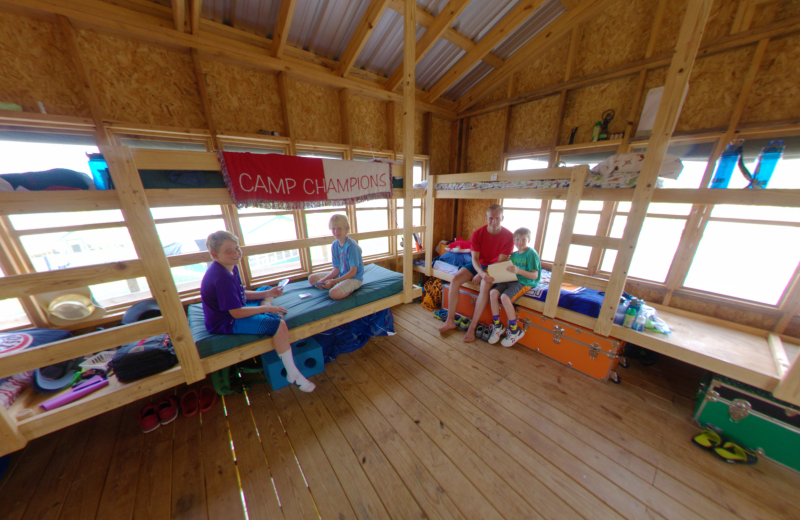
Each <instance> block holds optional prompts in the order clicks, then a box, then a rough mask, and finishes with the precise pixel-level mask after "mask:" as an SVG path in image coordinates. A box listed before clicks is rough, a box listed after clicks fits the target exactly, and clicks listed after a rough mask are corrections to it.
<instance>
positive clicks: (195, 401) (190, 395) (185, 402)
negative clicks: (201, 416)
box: [181, 390, 200, 417]
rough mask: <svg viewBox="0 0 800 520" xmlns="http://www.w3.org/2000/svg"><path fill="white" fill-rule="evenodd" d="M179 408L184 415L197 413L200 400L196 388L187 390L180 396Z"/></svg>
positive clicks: (188, 415)
mask: <svg viewBox="0 0 800 520" xmlns="http://www.w3.org/2000/svg"><path fill="white" fill-rule="evenodd" d="M181 410H183V415H184V416H185V417H191V416H193V415H197V412H199V411H200V400H199V398H198V396H197V390H189V391H188V392H186V393H185V394H183V396H181Z"/></svg>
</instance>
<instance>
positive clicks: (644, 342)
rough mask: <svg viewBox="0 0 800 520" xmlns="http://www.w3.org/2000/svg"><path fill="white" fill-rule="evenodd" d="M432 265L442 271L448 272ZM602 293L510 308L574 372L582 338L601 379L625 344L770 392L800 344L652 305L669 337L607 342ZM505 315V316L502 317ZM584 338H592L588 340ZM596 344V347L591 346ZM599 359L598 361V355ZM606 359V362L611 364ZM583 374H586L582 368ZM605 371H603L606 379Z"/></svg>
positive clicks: (624, 334) (526, 299)
mask: <svg viewBox="0 0 800 520" xmlns="http://www.w3.org/2000/svg"><path fill="white" fill-rule="evenodd" d="M434 267H435V268H434V269H433V270H432V275H433V276H434V277H436V278H439V279H441V280H443V281H446V282H450V281H452V279H453V273H452V266H450V268H448V267H447V266H442V265H440V264H438V263H437V264H435V266H434ZM436 267H443V268H444V269H446V270H441V269H437V268H436ZM414 269H415V270H416V271H417V272H421V273H425V268H424V267H422V266H415V268H414ZM448 271H450V272H448ZM462 287H467V288H468V289H469V290H471V291H473V292H474V293H475V294H477V291H478V287H476V286H474V285H472V284H470V283H466V284H464V285H463V286H462ZM534 293H536V294H534ZM598 295H600V296H598ZM601 295H602V293H599V292H598V291H596V290H594V289H591V288H585V289H583V290H580V291H564V290H563V287H562V294H561V297H560V298H559V307H558V309H557V311H556V314H555V316H554V317H553V318H548V317H546V316H544V307H545V302H544V299H545V296H544V291H541V290H540V291H538V292H537V291H533V292H529V293H528V294H527V295H525V296H522V297H520V298H518V299H517V300H516V301H515V302H514V304H515V305H516V307H517V309H518V314H519V315H520V319H521V320H523V323H524V320H525V318H528V320H530V321H531V323H530V324H529V326H532V325H533V324H535V325H536V328H538V329H542V328H546V329H547V330H548V334H547V336H546V337H547V338H548V339H547V342H548V344H547V345H546V346H547V348H548V350H549V351H548V352H546V354H547V355H548V356H549V357H552V358H554V359H556V360H557V361H561V362H563V363H564V364H570V363H571V364H570V366H573V368H580V367H579V366H578V365H577V364H576V363H577V362H576V361H575V360H572V361H571V362H570V361H568V359H571V358H569V357H567V356H568V355H569V354H568V352H566V351H567V350H568V349H567V348H566V347H567V345H569V344H570V342H569V341H568V338H569V336H570V335H573V336H574V337H575V338H576V339H577V338H579V337H580V336H579V335H581V334H583V336H582V338H580V339H579V340H578V341H579V343H582V344H583V346H582V350H581V352H582V355H584V354H583V353H584V352H585V357H586V359H587V360H592V361H593V363H591V364H592V365H593V366H595V368H594V369H593V370H595V372H596V373H594V374H589V375H592V376H593V377H595V378H597V379H601V380H602V379H610V380H612V381H613V380H615V379H618V377H617V374H615V373H613V372H614V370H615V366H616V360H617V356H619V353H620V350H621V346H622V344H623V342H624V343H630V344H633V345H638V346H640V347H643V348H646V349H648V350H652V351H654V352H657V353H659V354H662V355H665V356H669V357H672V358H675V359H678V360H680V361H684V362H686V363H689V364H691V365H694V366H697V367H700V368H703V369H705V370H709V371H711V372H714V373H717V374H720V375H723V376H725V377H729V378H732V379H736V380H738V381H741V382H743V383H746V384H748V385H751V386H754V387H756V388H759V389H762V390H766V391H768V392H772V391H773V390H775V388H776V387H777V386H778V383H779V382H780V381H781V378H782V376H783V374H784V373H785V371H786V370H787V369H788V367H789V366H790V365H791V364H792V363H793V362H794V361H795V359H796V358H797V357H798V354H799V353H800V346H798V345H795V344H792V343H789V342H787V341H784V340H782V338H781V337H780V336H778V335H776V334H771V333H769V332H768V331H765V330H760V329H756V328H753V327H747V326H745V325H740V324H738V323H733V322H727V321H724V320H719V319H716V318H711V317H708V316H703V315H699V314H695V313H691V312H688V311H682V310H678V309H674V308H669V307H663V306H660V305H655V304H650V305H651V306H652V307H654V308H655V309H656V310H657V311H658V315H659V317H660V318H661V319H662V320H664V321H665V322H666V323H667V324H668V325H669V327H670V329H671V331H672V332H671V333H670V334H660V333H656V332H649V331H645V332H637V331H634V330H632V329H629V328H625V327H621V326H618V325H614V326H612V328H611V334H610V336H609V337H608V338H600V337H595V335H594V333H593V332H592V330H593V329H594V327H595V324H596V321H597V319H596V316H597V312H598V310H599V305H600V304H601V303H602V296H601ZM487 307H488V306H487ZM565 307H569V308H565ZM489 314H490V313H489V312H488V310H487V311H485V312H484V313H483V316H482V317H481V318H479V322H480V323H484V322H485V324H487V325H488V324H489V323H490V320H489V318H487V316H489ZM592 314H593V316H592ZM504 315H505V313H504V312H503V313H502V316H504ZM526 334H527V333H526ZM588 338H593V339H592V341H589V340H588ZM598 338H600V339H598ZM562 340H563V342H562ZM520 343H521V344H523V345H525V346H527V347H529V348H532V349H534V350H537V349H539V350H540V351H541V352H543V353H545V350H544V349H545V345H544V344H543V342H542V341H541V340H535V339H534V338H529V340H528V342H527V344H526V342H525V341H524V338H523V340H521V341H520ZM594 344H597V345H598V347H599V348H598V347H593V345H594ZM598 355H599V356H600V357H597V356H598ZM591 356H596V357H591ZM604 358H607V360H610V363H608V361H607V360H605V359H604ZM598 359H599V360H601V361H604V363H603V364H602V365H603V366H602V368H596V367H597V366H599V365H600V363H599V362H598V361H597V360H598ZM587 364H588V362H587ZM581 371H582V372H584V373H588V372H585V371H584V369H581ZM604 371H606V372H607V373H606V374H605V376H604V375H603V372H604Z"/></svg>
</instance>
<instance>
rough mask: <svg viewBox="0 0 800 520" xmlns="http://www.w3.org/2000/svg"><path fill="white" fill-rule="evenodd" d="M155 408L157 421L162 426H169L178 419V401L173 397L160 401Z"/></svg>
mask: <svg viewBox="0 0 800 520" xmlns="http://www.w3.org/2000/svg"><path fill="white" fill-rule="evenodd" d="M156 408H158V420H159V422H160V423H161V424H162V425H163V424H169V423H171V422H172V421H174V420H175V418H176V417H178V400H177V399H176V398H175V396H174V395H170V396H167V397H165V398H164V399H162V400H161V402H160V403H158V405H157V406H156Z"/></svg>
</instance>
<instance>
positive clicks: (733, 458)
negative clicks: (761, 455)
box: [714, 441, 758, 466]
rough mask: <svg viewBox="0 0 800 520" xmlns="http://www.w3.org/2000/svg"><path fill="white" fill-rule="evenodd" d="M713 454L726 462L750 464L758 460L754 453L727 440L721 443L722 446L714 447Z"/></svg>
mask: <svg viewBox="0 0 800 520" xmlns="http://www.w3.org/2000/svg"><path fill="white" fill-rule="evenodd" d="M714 455H716V456H717V457H718V458H720V459H722V460H724V461H725V462H727V463H728V464H745V465H748V466H751V465H753V464H755V463H756V462H758V457H757V456H756V454H755V453H753V452H752V451H749V450H746V449H744V448H742V447H741V446H739V445H738V444H736V443H734V442H731V441H727V442H725V443H723V444H722V446H720V447H718V448H714Z"/></svg>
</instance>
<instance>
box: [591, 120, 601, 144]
mask: <svg viewBox="0 0 800 520" xmlns="http://www.w3.org/2000/svg"><path fill="white" fill-rule="evenodd" d="M602 126H603V123H601V122H600V121H598V122H596V123H595V124H594V129H593V130H592V142H593V143H596V142H597V140H598V139H600V127H602Z"/></svg>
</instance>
